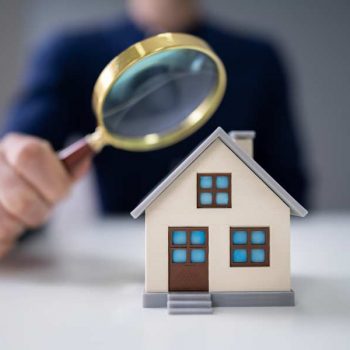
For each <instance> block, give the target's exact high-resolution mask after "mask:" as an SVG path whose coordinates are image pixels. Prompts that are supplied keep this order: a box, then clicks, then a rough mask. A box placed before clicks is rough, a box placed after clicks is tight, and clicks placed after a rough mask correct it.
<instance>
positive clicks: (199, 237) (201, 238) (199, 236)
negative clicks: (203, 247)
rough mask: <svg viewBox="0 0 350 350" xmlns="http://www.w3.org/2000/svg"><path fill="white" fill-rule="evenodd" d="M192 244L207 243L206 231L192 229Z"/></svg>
mask: <svg viewBox="0 0 350 350" xmlns="http://www.w3.org/2000/svg"><path fill="white" fill-rule="evenodd" d="M191 244H205V232H204V231H192V232H191Z"/></svg>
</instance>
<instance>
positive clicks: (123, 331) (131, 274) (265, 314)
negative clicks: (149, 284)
mask: <svg viewBox="0 0 350 350" xmlns="http://www.w3.org/2000/svg"><path fill="white" fill-rule="evenodd" d="M66 214H67V213H66ZM349 227H350V215H349V214H343V215H341V214H337V215H335V214H333V215H332V214H317V215H310V216H308V217H307V218H306V219H303V220H296V221H294V222H293V225H292V279H293V282H292V284H293V289H294V290H295V293H296V303H297V305H296V307H294V308H293V307H290V308H288V307H285V308H278V307H275V308H272V307H270V308H216V309H215V310H214V314H213V315H190V316H185V315H180V316H171V315H168V314H167V311H166V310H165V309H143V308H142V306H141V300H142V298H141V295H142V290H143V274H144V266H143V258H144V247H143V243H144V237H143V220H139V221H132V220H131V219H129V218H126V217H124V218H116V219H108V220H97V219H96V218H90V219H87V220H86V219H84V220H79V218H77V217H76V215H75V214H74V213H70V215H66V216H65V218H62V216H61V217H60V218H59V220H56V221H55V222H54V223H53V224H52V225H51V227H50V228H49V229H48V232H47V234H45V235H42V236H38V237H35V238H34V239H33V240H31V241H29V242H27V243H26V244H23V245H22V246H20V247H19V249H18V250H17V251H16V252H15V253H14V254H12V255H11V256H10V257H9V258H8V259H7V260H6V261H3V262H0V349H1V350H17V349H30V350H31V349H35V350H41V349H45V350H48V349H49V350H55V349H57V350H63V349H84V350H88V349H114V350H115V349H125V348H126V349H134V348H135V349H136V348H137V349H152V350H156V349H162V350H164V349H176V350H180V349H187V348H191V349H196V350H197V349H257V350H258V349H259V350H260V349H277V348H281V349H318V350H319V349H336V350H340V349H349V348H350V298H349V296H350V267H349V265H350V229H349Z"/></svg>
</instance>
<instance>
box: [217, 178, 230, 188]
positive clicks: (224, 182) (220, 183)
mask: <svg viewBox="0 0 350 350" xmlns="http://www.w3.org/2000/svg"><path fill="white" fill-rule="evenodd" d="M216 188H228V176H217V177H216Z"/></svg>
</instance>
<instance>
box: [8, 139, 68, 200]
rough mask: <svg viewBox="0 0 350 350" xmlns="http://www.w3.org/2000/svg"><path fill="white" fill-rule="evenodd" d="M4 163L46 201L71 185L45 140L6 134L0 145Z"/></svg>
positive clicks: (56, 196)
mask: <svg viewBox="0 0 350 350" xmlns="http://www.w3.org/2000/svg"><path fill="white" fill-rule="evenodd" d="M1 149H2V152H3V154H4V155H5V158H6V160H7V162H8V163H9V164H10V165H11V166H12V167H13V168H14V169H15V170H16V171H17V172H18V173H19V174H20V175H21V176H22V177H23V178H24V179H25V180H26V181H28V182H29V183H30V184H31V185H33V187H34V188H36V189H37V190H38V191H39V192H40V193H41V195H42V196H43V197H44V198H45V199H46V200H47V201H48V202H50V203H56V202H57V201H59V200H60V199H62V198H64V197H65V196H66V195H67V194H68V191H69V189H70V186H71V185H72V178H71V177H70V176H69V174H68V172H67V171H66V170H65V168H64V166H63V165H62V163H61V161H60V160H59V159H58V157H57V155H56V153H55V152H54V150H53V149H52V148H51V146H50V145H49V143H47V142H46V141H43V140H41V139H38V138H34V137H31V136H23V135H19V134H10V135H8V136H6V137H5V138H4V140H3V142H2V146H1Z"/></svg>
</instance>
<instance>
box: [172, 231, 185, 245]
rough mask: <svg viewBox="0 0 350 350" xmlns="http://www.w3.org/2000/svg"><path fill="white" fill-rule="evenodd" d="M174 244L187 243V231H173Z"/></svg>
mask: <svg viewBox="0 0 350 350" xmlns="http://www.w3.org/2000/svg"><path fill="white" fill-rule="evenodd" d="M172 235H173V244H186V231H174V232H173V234H172Z"/></svg>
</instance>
